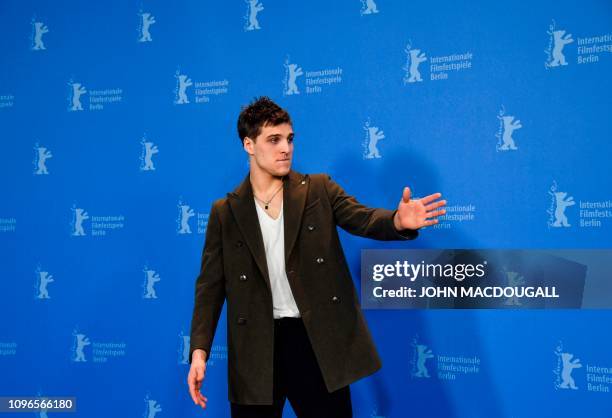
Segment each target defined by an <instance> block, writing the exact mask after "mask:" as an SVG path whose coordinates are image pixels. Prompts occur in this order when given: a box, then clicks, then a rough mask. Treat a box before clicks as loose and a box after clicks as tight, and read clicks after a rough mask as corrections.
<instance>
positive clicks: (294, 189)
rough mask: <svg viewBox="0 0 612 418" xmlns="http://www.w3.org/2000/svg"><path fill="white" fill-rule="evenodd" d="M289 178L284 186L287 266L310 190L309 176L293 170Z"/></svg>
mask: <svg viewBox="0 0 612 418" xmlns="http://www.w3.org/2000/svg"><path fill="white" fill-rule="evenodd" d="M288 177H289V178H285V182H284V187H283V217H284V228H285V266H287V264H288V262H289V256H290V255H291V251H292V250H293V247H294V246H295V240H296V239H297V236H298V232H299V230H300V225H301V224H302V214H303V213H304V206H305V204H306V194H307V191H308V176H304V175H302V174H299V173H296V172H295V171H293V170H291V171H290V172H289V176H288Z"/></svg>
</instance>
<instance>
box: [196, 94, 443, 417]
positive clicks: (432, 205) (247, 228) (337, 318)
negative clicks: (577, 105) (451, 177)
mask: <svg viewBox="0 0 612 418" xmlns="http://www.w3.org/2000/svg"><path fill="white" fill-rule="evenodd" d="M238 135H239V137H240V139H241V141H242V144H243V147H244V150H245V151H246V152H247V154H248V155H249V162H250V171H249V173H248V175H247V176H246V178H245V179H244V181H243V182H242V184H240V185H239V186H238V187H237V188H236V189H235V190H234V191H233V192H232V193H228V194H227V197H226V198H223V199H219V200H217V201H215V202H214V203H213V205H212V209H211V211H210V216H209V220H208V228H207V231H206V239H205V243H204V249H203V253H202V263H201V270H200V274H199V276H198V278H197V281H196V285H195V306H194V311H193V318H192V322H191V339H190V341H191V344H190V345H191V346H190V354H189V362H190V363H191V369H190V371H189V376H188V379H187V381H188V384H189V390H190V393H191V397H192V399H193V401H194V403H196V404H198V405H200V406H201V407H202V408H205V407H206V402H207V398H206V397H205V396H203V395H202V394H201V392H200V388H201V386H202V382H203V379H204V376H205V372H206V360H207V358H208V356H209V354H210V349H211V346H212V340H213V337H214V334H215V330H216V326H217V322H218V320H219V316H220V313H221V309H222V307H223V304H224V301H225V300H226V299H227V345H228V368H229V370H228V371H229V373H228V377H229V400H230V402H231V411H232V417H234V418H236V417H281V416H282V409H283V406H284V403H285V400H286V399H289V401H290V403H291V405H292V407H293V409H294V411H295V412H296V414H297V416H298V417H300V418H302V417H316V418H325V417H333V418H343V417H351V416H352V406H351V398H350V390H349V384H351V383H353V382H355V381H356V380H358V379H360V378H362V377H364V376H367V375H370V374H372V373H374V372H375V371H377V370H378V369H379V368H380V367H381V361H380V359H379V357H378V354H377V352H376V348H375V347H374V344H373V342H372V338H371V336H370V333H369V331H368V328H367V326H366V323H365V320H364V318H363V315H362V312H361V310H360V306H359V300H358V297H357V292H356V290H355V286H354V284H353V281H352V278H351V275H350V271H349V268H348V266H347V263H346V260H345V258H344V253H343V251H342V247H341V245H340V240H339V238H338V232H337V228H336V226H337V225H338V226H340V227H342V228H343V229H345V230H347V231H348V232H350V233H352V234H355V235H359V236H364V237H369V238H373V239H377V240H408V239H414V238H416V236H417V235H418V231H417V230H418V229H419V228H421V227H423V226H429V225H434V224H435V223H437V221H438V220H437V217H438V216H440V215H442V214H444V213H445V210H444V209H439V208H440V207H442V206H444V205H445V204H446V201H443V200H437V199H439V198H440V197H441V194H440V193H436V194H432V195H430V196H427V197H425V198H423V199H419V200H411V199H410V189H409V188H408V187H406V188H404V191H403V196H402V199H401V201H400V203H399V205H398V208H397V209H396V210H394V211H391V210H387V209H374V208H368V207H366V206H364V205H362V204H360V203H358V202H357V201H356V200H355V198H353V197H352V196H349V195H347V194H346V193H345V192H344V190H343V189H342V188H341V187H340V186H339V185H338V184H336V183H335V182H334V181H332V180H331V178H330V177H329V176H327V175H323V174H315V175H303V174H300V173H297V172H295V171H293V170H291V159H292V157H293V150H294V145H293V138H294V134H293V128H292V123H291V119H290V117H289V114H288V113H287V112H286V111H285V110H283V109H281V108H280V107H279V106H278V105H276V104H275V103H274V102H272V101H271V100H270V99H269V98H267V97H261V98H259V99H257V100H255V101H254V102H253V103H251V104H250V105H249V106H248V107H246V108H244V109H243V110H242V112H241V114H240V116H239V118H238Z"/></svg>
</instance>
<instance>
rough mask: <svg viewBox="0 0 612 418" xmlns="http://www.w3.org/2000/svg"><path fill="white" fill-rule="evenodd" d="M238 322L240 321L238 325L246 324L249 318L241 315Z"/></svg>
mask: <svg viewBox="0 0 612 418" xmlns="http://www.w3.org/2000/svg"><path fill="white" fill-rule="evenodd" d="M236 322H238V325H244V324H246V322H247V320H246V318H243V317H240V318H238V321H236Z"/></svg>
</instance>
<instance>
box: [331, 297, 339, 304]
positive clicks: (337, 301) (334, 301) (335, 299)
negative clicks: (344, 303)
mask: <svg viewBox="0 0 612 418" xmlns="http://www.w3.org/2000/svg"><path fill="white" fill-rule="evenodd" d="M331 300H332V303H339V302H340V298H339V297H338V296H334V297H332V298H331Z"/></svg>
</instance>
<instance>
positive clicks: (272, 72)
mask: <svg viewBox="0 0 612 418" xmlns="http://www.w3.org/2000/svg"><path fill="white" fill-rule="evenodd" d="M611 50H612V3H610V2H609V1H608V0H589V1H586V2H573V1H540V2H535V3H534V2H520V1H514V2H485V1H477V2H456V1H450V0H441V1H437V2H433V3H432V2H416V1H409V2H406V1H392V0H376V1H374V0H350V1H349V0H343V1H335V2H329V1H321V0H315V1H308V2H307V1H302V2H298V1H292V2H283V1H280V0H259V1H243V0H234V1H226V2H221V1H217V2H213V1H210V0H205V1H175V2H167V1H159V0H146V1H142V2H136V1H133V2H130V1H112V2H90V1H87V2H85V1H61V0H60V1H54V2H45V1H40V2H33V1H16V0H3V1H2V2H0V56H1V57H2V66H1V67H0V129H1V133H0V138H1V139H0V140H1V148H0V150H1V151H0V178H1V179H2V182H1V185H2V198H1V199H0V202H1V203H0V245H1V247H0V250H1V254H2V262H1V263H0V318H1V319H0V376H1V377H0V395H4V396H9V395H14V396H17V395H20V396H26V395H29V396H35V395H39V396H62V395H63V396H76V397H77V399H78V401H77V402H78V412H77V415H78V416H84V417H91V418H93V417H106V416H118V417H134V416H144V417H147V418H153V417H158V418H163V417H165V416H167V417H172V416H174V417H179V416H180V417H187V416H200V414H201V410H200V409H199V408H198V407H196V406H194V405H193V403H192V402H191V399H190V397H189V394H188V390H187V385H186V378H187V372H188V364H186V350H187V349H188V346H189V340H188V338H189V329H190V320H191V313H192V308H193V295H194V282H195V278H196V276H197V273H198V269H199V264H200V255H201V250H202V245H203V242H204V232H205V228H206V222H207V217H208V212H209V210H210V206H211V204H212V202H213V201H214V200H215V199H217V198H219V197H221V196H224V195H225V193H226V192H228V191H231V190H232V189H233V188H234V187H235V186H236V185H237V184H238V183H239V182H240V181H241V180H242V179H243V178H244V176H245V175H246V173H247V170H248V166H247V159H246V154H245V153H244V152H243V150H242V148H241V144H240V142H239V139H238V137H237V134H236V120H237V117H238V114H239V111H240V106H241V105H243V104H246V103H248V102H249V101H250V100H252V98H253V97H254V96H259V95H268V96H270V97H271V98H272V99H273V100H276V101H277V102H278V103H279V104H280V105H281V106H283V107H285V108H286V109H287V110H288V111H289V112H290V114H291V115H292V118H293V120H294V129H295V132H296V141H295V160H294V165H293V168H294V169H296V170H298V171H301V172H304V173H316V172H327V173H329V174H330V175H331V176H332V178H333V179H334V180H336V181H337V182H338V183H340V184H341V185H342V186H343V187H344V188H345V190H346V191H347V192H349V193H351V194H354V195H355V196H356V197H357V198H358V199H359V200H360V201H361V202H362V203H365V204H367V205H370V206H376V207H386V208H391V209H392V208H395V207H396V205H397V203H398V201H399V199H400V198H401V191H402V187H403V186H405V185H408V186H410V187H411V188H412V189H413V193H414V195H415V196H416V197H418V196H425V195H427V194H430V193H433V192H437V191H440V192H442V193H443V194H444V197H445V198H446V199H447V200H448V214H447V216H446V218H445V219H444V220H443V221H442V222H441V223H440V224H439V225H438V226H437V227H435V228H428V229H426V230H423V231H422V233H421V235H420V237H419V238H418V240H416V241H410V242H402V243H400V242H386V243H381V242H375V241H369V240H365V239H361V238H357V237H353V236H350V235H348V234H346V233H344V232H342V236H341V238H342V243H343V246H344V248H345V251H346V255H347V260H348V261H349V263H350V265H351V268H352V272H353V275H354V278H355V282H356V285H357V286H359V276H358V275H359V256H360V249H362V248H379V249H380V248H490V249H495V248H517V249H518V248H586V249H588V248H610V247H611V243H612V239H611V237H612V234H611V232H612V209H611V208H612V187H611V186H612V177H611V176H610V174H609V160H610V156H611V150H612V146H611V145H610V139H611V138H612V119H611V118H610V110H611V105H610V104H611V93H612V82H611V70H612V56H611V53H610V51H611ZM599 292H608V295H612V291H611V289H610V288H608V289H601V288H595V287H589V286H588V284H587V285H586V288H585V289H584V294H585V298H586V297H587V296H588V295H589V294H596V293H599ZM610 297H612V296H610ZM586 307H588V308H593V309H585V310H563V311H522V310H508V311H504V310H448V311H436V310H427V311H366V318H367V320H368V323H369V326H370V329H371V331H372V333H373V336H374V338H375V341H376V343H377V346H378V348H379V351H380V354H381V357H382V360H383V369H382V370H381V371H380V372H378V373H377V374H375V375H374V376H372V377H369V378H366V379H364V380H362V381H360V382H359V383H357V384H354V385H353V386H352V394H353V403H354V411H355V416H356V417H370V418H371V417H379V418H380V417H406V416H415V417H416V416H444V417H487V418H489V417H507V418H510V417H513V418H520V417H542V416H555V417H561V416H562V417H578V416H588V417H591V418H596V417H610V416H612V394H611V393H610V387H611V386H612V355H611V353H612V337H611V336H610V320H611V319H612V313H611V312H610V311H609V310H603V309H600V310H598V309H596V308H598V306H596V305H593V306H586ZM224 316H225V314H223V315H222V318H223V319H222V320H221V322H220V324H219V328H218V333H217V336H216V338H215V341H214V348H213V350H212V353H211V360H210V361H209V366H208V372H207V376H206V380H205V384H204V393H205V394H206V395H207V396H208V398H209V407H208V410H207V412H208V416H212V417H224V416H228V415H229V408H228V406H229V405H228V402H227V376H226V367H227V355H226V354H227V346H226V339H225V318H224ZM289 409H290V408H289V407H287V416H293V415H292V414H291V412H290V411H289ZM41 416H44V414H41ZM58 416H60V415H59V414H58Z"/></svg>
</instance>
